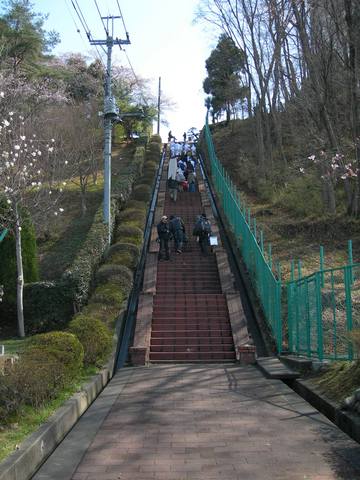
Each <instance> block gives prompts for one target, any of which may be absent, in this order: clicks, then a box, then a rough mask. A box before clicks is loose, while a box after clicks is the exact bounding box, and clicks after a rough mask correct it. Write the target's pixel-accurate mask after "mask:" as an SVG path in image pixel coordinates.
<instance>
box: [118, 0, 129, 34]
mask: <svg viewBox="0 0 360 480" xmlns="http://www.w3.org/2000/svg"><path fill="white" fill-rule="evenodd" d="M116 3H117V6H118V9H119V13H120V17H121V20H122V23H123V25H124V30H125V33H126V36H127V37H128V38H129V33H128V30H127V28H126V25H125V20H124V16H123V14H122V12H121V8H120V3H119V0H116Z"/></svg>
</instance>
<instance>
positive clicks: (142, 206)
mask: <svg viewBox="0 0 360 480" xmlns="http://www.w3.org/2000/svg"><path fill="white" fill-rule="evenodd" d="M129 208H135V209H136V210H143V211H144V212H145V213H146V211H147V204H146V203H145V202H142V201H141V200H133V199H131V200H129V201H128V202H126V209H129Z"/></svg>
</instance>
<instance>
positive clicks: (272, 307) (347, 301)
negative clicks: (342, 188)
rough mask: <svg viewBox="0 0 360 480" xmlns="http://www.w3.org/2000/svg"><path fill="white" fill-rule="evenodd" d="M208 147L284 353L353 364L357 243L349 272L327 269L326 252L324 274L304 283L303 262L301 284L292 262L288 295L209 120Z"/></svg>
mask: <svg viewBox="0 0 360 480" xmlns="http://www.w3.org/2000/svg"><path fill="white" fill-rule="evenodd" d="M205 141H206V146H207V150H208V158H209V161H210V165H211V175H212V179H213V183H214V186H215V189H216V192H217V194H218V197H219V200H220V202H221V206H222V209H223V211H224V213H225V216H226V218H227V220H228V222H229V224H230V226H231V228H232V230H233V232H234V234H235V238H236V242H237V246H238V247H239V249H240V251H241V254H242V257H243V260H244V262H245V265H246V267H247V270H248V273H249V275H250V278H251V281H252V284H253V287H254V289H255V291H256V293H257V296H258V298H259V301H260V303H261V306H262V309H263V312H264V315H265V318H266V320H267V322H268V325H269V326H270V328H271V330H272V333H273V336H274V338H275V341H276V346H277V351H278V353H280V352H281V351H283V350H288V351H290V352H292V353H295V354H298V355H306V356H308V357H317V358H319V359H320V360H322V359H333V360H336V359H339V360H340V359H344V360H352V359H353V357H354V352H353V347H352V343H351V341H350V338H349V333H350V332H351V331H352V330H353V329H354V328H360V264H358V263H356V264H354V263H353V253H352V242H351V240H349V242H348V265H346V266H343V267H338V268H332V269H325V268H324V263H325V258H324V248H323V247H322V246H321V247H320V263H319V266H320V268H319V271H317V272H315V273H313V274H311V275H308V276H306V277H302V265H301V261H300V260H299V261H298V262H297V269H296V270H297V277H298V278H297V279H295V262H294V261H292V262H291V280H290V281H289V282H287V284H286V286H284V292H283V293H284V295H282V282H281V269H280V265H279V264H278V265H277V266H276V267H277V268H276V273H275V272H274V265H273V261H272V255H271V245H269V246H268V248H267V249H266V251H265V249H264V237H263V233H262V231H261V230H259V229H258V228H257V226H256V218H252V217H251V212H250V209H248V208H246V206H245V204H244V202H242V201H241V200H240V195H239V192H238V190H237V189H236V187H235V185H234V183H233V182H232V181H231V179H230V177H229V175H228V174H227V172H226V171H225V169H224V167H223V166H222V164H221V163H220V161H219V160H218V158H217V156H216V153H215V149H214V145H213V141H212V137H211V132H210V128H209V125H208V119H207V118H206V125H205ZM285 287H286V288H285ZM285 293H286V295H285ZM286 312H287V314H286ZM282 317H284V320H283V318H282ZM286 317H287V318H286Z"/></svg>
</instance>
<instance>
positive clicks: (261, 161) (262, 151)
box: [255, 106, 266, 178]
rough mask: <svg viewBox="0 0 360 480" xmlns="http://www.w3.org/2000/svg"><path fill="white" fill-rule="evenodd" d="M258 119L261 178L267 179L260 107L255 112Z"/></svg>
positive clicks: (257, 133)
mask: <svg viewBox="0 0 360 480" xmlns="http://www.w3.org/2000/svg"><path fill="white" fill-rule="evenodd" d="M255 119H256V137H257V144H258V154H259V170H260V172H259V173H260V177H263V178H264V177H265V174H266V172H265V148H264V127H263V122H262V112H261V107H260V106H258V107H257V108H256V112H255Z"/></svg>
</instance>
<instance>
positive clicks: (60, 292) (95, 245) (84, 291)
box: [24, 146, 145, 333]
mask: <svg viewBox="0 0 360 480" xmlns="http://www.w3.org/2000/svg"><path fill="white" fill-rule="evenodd" d="M144 158H145V148H144V147H143V146H140V147H137V148H136V150H135V153H134V158H133V161H132V162H131V164H130V165H129V167H127V169H126V170H125V171H124V172H123V173H122V174H121V175H119V176H118V179H117V181H116V182H114V184H113V188H112V208H111V213H112V219H111V221H112V225H111V226H112V228H114V223H115V216H116V215H117V213H118V211H119V208H121V207H122V205H123V204H124V203H125V202H126V201H127V200H128V199H129V197H130V195H131V192H132V187H133V185H134V182H135V180H136V178H138V177H139V176H140V175H141V174H142V168H143V164H144ZM102 208H103V207H102V205H101V206H100V207H99V208H98V210H97V212H96V214H95V216H94V222H93V225H92V227H91V228H90V230H89V232H88V235H87V238H86V241H85V242H84V244H83V246H82V248H81V250H80V251H79V253H78V255H77V257H76V258H75V260H74V262H73V264H72V266H71V267H70V268H68V269H67V270H66V271H65V272H64V274H63V275H62V278H61V279H60V280H59V281H58V282H38V283H36V284H31V285H25V288H24V310H25V315H26V328H27V332H28V333H34V332H44V331H47V330H49V329H54V328H57V329H58V328H63V327H64V326H65V325H66V324H67V323H68V322H69V320H70V318H71V316H72V315H73V314H74V313H75V312H76V311H78V310H79V309H80V308H81V306H82V305H84V304H85V303H86V301H87V299H88V297H89V292H90V288H91V284H92V280H93V275H94V271H95V270H96V268H97V267H98V265H99V264H100V261H101V258H102V256H103V254H104V252H105V251H106V249H107V247H108V228H107V226H106V225H105V224H104V223H103V213H102ZM142 218H144V217H142ZM144 222H145V220H144V221H143V223H144ZM143 223H142V224H143ZM138 224H139V220H137V221H136V223H135V225H138ZM34 293H36V295H35V294H34Z"/></svg>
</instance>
